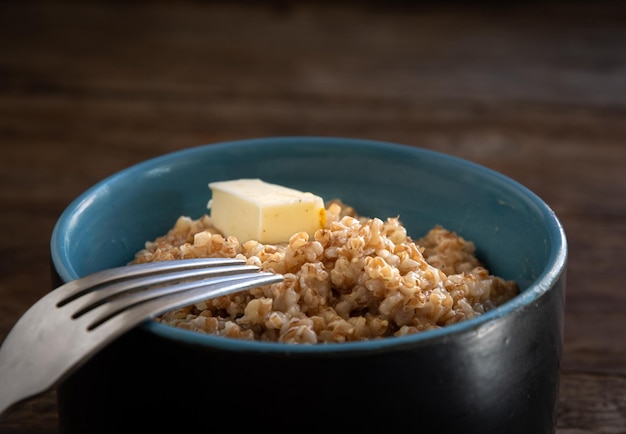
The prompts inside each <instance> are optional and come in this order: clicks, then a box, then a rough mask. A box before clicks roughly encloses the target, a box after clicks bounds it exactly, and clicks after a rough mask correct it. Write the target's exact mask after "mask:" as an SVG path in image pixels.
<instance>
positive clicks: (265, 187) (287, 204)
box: [208, 179, 326, 244]
mask: <svg viewBox="0 0 626 434" xmlns="http://www.w3.org/2000/svg"><path fill="white" fill-rule="evenodd" d="M209 188H210V189H211V191H212V194H213V197H212V199H211V201H210V202H209V205H208V208H209V209H210V210H211V221H212V222H213V225H214V226H215V227H216V228H217V229H218V230H220V231H221V232H222V233H223V234H224V235H225V236H231V235H233V236H235V237H237V239H238V240H239V241H240V242H242V243H243V242H246V241H248V240H257V241H259V242H260V243H263V244H277V243H281V242H286V241H289V238H290V237H291V236H292V235H293V234H295V233H296V232H307V233H308V234H309V235H311V236H312V235H313V234H314V233H315V231H316V230H318V229H320V228H323V227H324V226H326V210H325V208H324V201H323V199H322V198H321V197H319V196H316V195H314V194H312V193H309V192H302V191H298V190H294V189H292V188H288V187H283V186H281V185H276V184H270V183H267V182H264V181H262V180H260V179H237V180H233V181H220V182H212V183H210V184H209Z"/></svg>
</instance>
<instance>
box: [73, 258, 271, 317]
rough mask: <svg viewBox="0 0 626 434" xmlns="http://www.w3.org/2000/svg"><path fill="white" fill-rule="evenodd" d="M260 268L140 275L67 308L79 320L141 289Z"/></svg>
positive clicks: (99, 291)
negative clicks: (108, 303)
mask: <svg viewBox="0 0 626 434" xmlns="http://www.w3.org/2000/svg"><path fill="white" fill-rule="evenodd" d="M258 271H259V267H257V266H254V265H245V264H242V265H227V266H220V267H209V268H192V269H184V270H182V271H172V272H164V273H158V274H149V275H143V274H141V275H138V277H134V278H131V279H126V280H122V281H119V282H116V283H113V284H109V285H107V286H103V287H101V288H99V289H98V290H97V291H93V292H89V293H87V294H84V295H82V296H80V297H77V298H74V299H73V300H72V301H70V302H69V303H67V307H68V308H71V309H72V312H73V314H72V318H78V317H80V316H81V315H83V314H84V313H86V312H87V311H89V310H91V309H93V308H95V307H96V306H98V305H100V304H102V303H105V302H107V301H112V300H113V299H114V298H115V297H124V299H126V297H128V295H129V293H131V292H137V291H140V290H141V289H144V288H148V287H154V286H158V285H165V284H169V283H171V284H175V283H177V282H181V281H186V280H199V279H207V278H210V277H219V276H229V275H235V274H242V273H253V272H258ZM170 288H171V286H166V287H165V288H163V290H164V291H169V290H174V289H173V288H172V289H170Z"/></svg>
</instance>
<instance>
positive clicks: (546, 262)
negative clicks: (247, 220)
mask: <svg viewBox="0 0 626 434" xmlns="http://www.w3.org/2000/svg"><path fill="white" fill-rule="evenodd" d="M235 178H261V179H263V180H265V181H268V182H273V183H278V184H283V185H289V186H291V187H293V188H297V189H300V190H306V191H312V192H315V193H316V194H319V195H321V196H322V197H324V198H333V197H340V198H342V199H343V200H344V202H346V203H348V204H350V205H352V206H354V207H355V208H356V209H357V210H359V211H360V213H361V214H363V215H369V216H377V217H387V216H397V215H399V216H400V217H401V220H402V222H403V223H404V224H405V226H406V227H407V230H408V232H409V235H412V236H413V237H414V238H418V237H419V236H420V235H422V234H424V233H426V232H427V231H428V230H429V229H430V228H432V227H433V226H435V225H442V226H444V227H446V228H448V229H450V230H453V231H456V232H457V233H459V234H460V235H461V236H463V237H464V238H466V239H469V240H472V241H474V242H475V243H476V246H477V255H478V257H479V259H480V260H481V261H482V262H484V263H485V264H486V265H487V267H488V268H489V269H490V271H491V272H492V273H493V274H496V275H499V276H501V277H503V278H505V279H513V280H515V281H517V282H518V284H519V287H520V290H521V291H520V294H519V295H518V296H516V297H515V298H513V299H512V300H510V301H508V302H506V303H505V304H503V305H501V306H499V307H498V308H496V309H493V310H490V311H488V312H487V313H485V314H484V315H481V316H479V317H476V318H473V319H470V320H467V321H464V322H459V323H456V324H454V325H450V326H446V327H443V328H440V329H436V330H431V331H426V332H422V333H416V334H413V335H409V336H403V337H391V338H384V339H378V340H369V341H363V342H352V343H342V344H318V345H298V344H280V343H266V342H250V341H243V340H236V339H229V338H223V337H216V336H209V335H204V334H200V333H196V332H191V331H186V330H183V329H180V328H175V327H171V326H167V325H164V324H159V323H156V322H153V321H149V322H147V323H145V324H144V325H141V326H139V327H137V328H136V329H134V330H133V331H132V332H130V333H128V334H126V335H124V336H123V337H122V338H120V339H118V340H117V341H115V342H114V343H113V344H111V345H110V346H108V347H106V348H105V349H104V350H102V351H101V352H100V353H99V354H97V355H96V356H95V357H94V358H93V359H91V360H90V361H89V362H87V363H86V364H85V365H84V366H82V367H81V368H80V369H79V370H77V371H76V372H75V373H74V374H73V375H71V376H70V377H68V378H67V379H66V380H65V381H64V382H63V383H62V384H60V385H59V387H58V389H57V393H58V403H59V419H60V424H61V431H62V432H63V433H81V434H84V433H91V432H103V433H111V432H119V430H120V429H135V430H136V432H165V431H169V429H171V427H178V429H180V430H183V431H185V432H197V431H198V430H200V431H202V432H204V431H207V432H208V431H212V432H223V430H234V431H235V432H239V431H242V432H243V431H245V430H248V429H259V428H267V429H285V430H287V429H288V430H293V431H300V430H302V429H304V430H305V431H306V430H311V431H314V430H320V431H321V430H324V431H326V432H360V431H363V432H374V431H377V432H389V433H397V432H413V431H415V432H417V431H420V432H421V431H422V430H423V429H424V427H432V428H430V429H432V430H433V431H432V432H438V433H457V432H463V433H481V434H485V433H509V434H510V433H524V434H528V433H534V434H536V433H552V432H554V430H555V416H556V412H555V406H556V402H557V397H558V390H559V366H560V360H561V342H562V330H563V308H564V294H565V273H566V257H567V248H566V237H565V234H564V231H563V228H562V225H561V224H560V223H559V220H558V218H557V217H556V216H555V214H554V212H553V211H552V210H551V209H550V208H549V206H548V205H547V204H546V203H544V201H543V200H542V199H541V198H539V197H538V196H537V195H536V194H534V193H533V192H531V191H529V190H528V189H527V188H525V187H524V186H522V185H520V184H519V183H518V182H516V181H514V180H512V179H510V178H508V177H506V176H503V175H502V174H500V173H497V172H495V171H493V170H490V169H488V168H485V167H483V166H480V165H477V164H474V163H472V162H469V161H466V160H463V159H459V158H456V157H452V156H449V155H444V154H441V153H436V152H432V151H428V150H424V149H419V148H416V147H411V146H406V145H402V144H392V143H383V142H375V141H367V140H359V139H347V138H332V137H279V138H261V139H252V140H243V141H234V142H226V143H216V144H210V145H204V146H198V147H192V148H189V149H185V150H182V151H178V152H174V153H170V154H166V155H163V156H160V157H157V158H154V159H151V160H148V161H145V162H142V163H140V164H137V165H135V166H132V167H129V168H127V169H125V170H122V171H120V172H119V173H116V174H114V175H112V176H110V177H108V178H107V179H104V180H102V181H101V182H99V183H98V184H96V185H94V186H93V187H92V188H90V189H89V190H87V191H85V192H84V193H83V194H81V195H80V196H79V197H78V198H76V200H75V201H73V202H72V203H71V204H70V205H69V206H68V207H67V209H66V210H65V211H64V212H63V214H62V215H61V216H60V218H59V220H58V222H57V224H56V226H55V228H54V231H53V234H52V239H51V257H52V264H53V271H54V274H55V276H56V278H57V279H58V280H56V281H55V285H56V284H58V283H59V282H62V281H69V280H72V279H75V278H78V277H80V276H84V275H86V274H89V273H91V272H95V271H97V270H101V269H105V268H108V267H113V266H118V265H122V264H125V263H127V262H128V261H129V260H131V259H132V258H133V255H134V253H135V252H136V251H138V250H139V249H141V248H142V247H143V246H144V243H145V242H146V241H147V240H152V239H154V238H155V237H157V236H158V235H161V234H164V233H165V232H166V231H167V230H168V229H169V228H170V227H172V226H173V223H174V222H175V221H176V219H177V218H178V217H179V216H181V215H187V216H191V217H194V218H196V217H199V216H200V215H202V214H203V213H206V212H207V210H206V204H207V201H208V199H209V198H210V190H209V189H208V188H207V184H208V183H209V182H212V181H218V180H225V179H235ZM68 345H71V343H68Z"/></svg>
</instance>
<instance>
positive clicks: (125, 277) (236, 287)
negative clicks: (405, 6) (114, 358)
mask: <svg viewBox="0 0 626 434" xmlns="http://www.w3.org/2000/svg"><path fill="white" fill-rule="evenodd" d="M282 280H283V276H282V275H280V274H274V273H268V272H260V271H259V269H258V267H256V266H252V265H246V264H245V261H243V260H238V259H224V258H198V259H185V260H172V261H162V262H152V263H147V264H136V265H128V266H122V267H117V268H112V269H108V270H104V271H100V272H97V273H94V274H91V275H89V276H86V277H83V278H80V279H77V280H73V281H71V282H68V283H66V284H64V285H62V286H60V287H58V288H56V289H54V290H53V291H51V292H49V293H48V294H47V295H45V296H44V297H42V298H41V299H40V300H39V301H37V302H36V303H35V304H34V305H32V306H31V307H30V308H29V309H28V310H27V311H26V313H24V315H22V317H20V318H19V320H18V321H17V323H16V324H15V325H14V326H13V328H12V329H11V331H10V332H9V334H8V335H7V337H6V339H5V340H4V342H3V344H2V346H1V347H0V416H1V415H2V414H3V413H5V411H7V410H8V409H9V408H10V407H12V406H13V405H15V404H17V403H19V402H21V401H23V400H26V399H28V398H31V397H34V396H36V395H39V394H41V393H43V392H46V391H48V390H50V389H52V388H53V387H54V386H56V384H57V383H58V382H59V381H61V380H62V379H63V378H65V377H66V376H68V375H70V374H71V373H72V372H73V371H74V370H75V369H77V368H78V367H79V366H81V365H82V364H83V363H85V362H86V361H87V360H88V359H89V358H90V357H91V356H93V355H94V354H95V353H96V352H97V351H99V350H100V349H102V348H103V347H104V346H105V345H107V344H109V343H110V342H111V341H113V340H114V339H115V338H117V337H119V336H120V335H121V334H123V333H125V332H127V331H128V330H130V329H131V328H133V327H135V326H137V325H138V324H140V323H142V322H144V321H147V320H149V319H151V318H154V317H155V316H158V315H160V314H163V313H165V312H167V311H169V310H173V309H177V308H180V307H184V306H188V305H190V304H193V303H198V302H200V301H203V300H208V299H210V298H215V297H219V296H222V295H227V294H231V293H234V292H239V291H243V290H246V289H251V288H254V287H258V286H263V285H269V284H272V283H277V282H280V281H282Z"/></svg>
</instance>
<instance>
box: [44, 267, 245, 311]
mask: <svg viewBox="0 0 626 434" xmlns="http://www.w3.org/2000/svg"><path fill="white" fill-rule="evenodd" d="M242 264H245V261H244V260H243V259H236V258H189V259H177V260H168V261H158V262H148V263H144V264H132V265H123V266H120V267H114V268H109V269H106V270H102V271H98V272H95V273H93V274H90V275H87V276H85V277H81V278H79V279H76V280H72V281H70V282H67V283H65V284H64V285H62V286H60V287H58V288H56V289H55V291H56V292H57V297H58V305H59V306H62V305H64V304H66V303H69V302H70V301H72V300H74V299H75V298H77V297H80V296H81V295H83V294H85V293H86V292H90V291H93V290H95V289H97V288H98V287H100V286H102V285H105V284H108V283H111V282H115V281H119V280H125V279H130V278H134V277H138V276H142V275H149V274H157V273H165V272H170V271H173V270H184V269H194V268H203V267H222V266H229V265H242Z"/></svg>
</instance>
